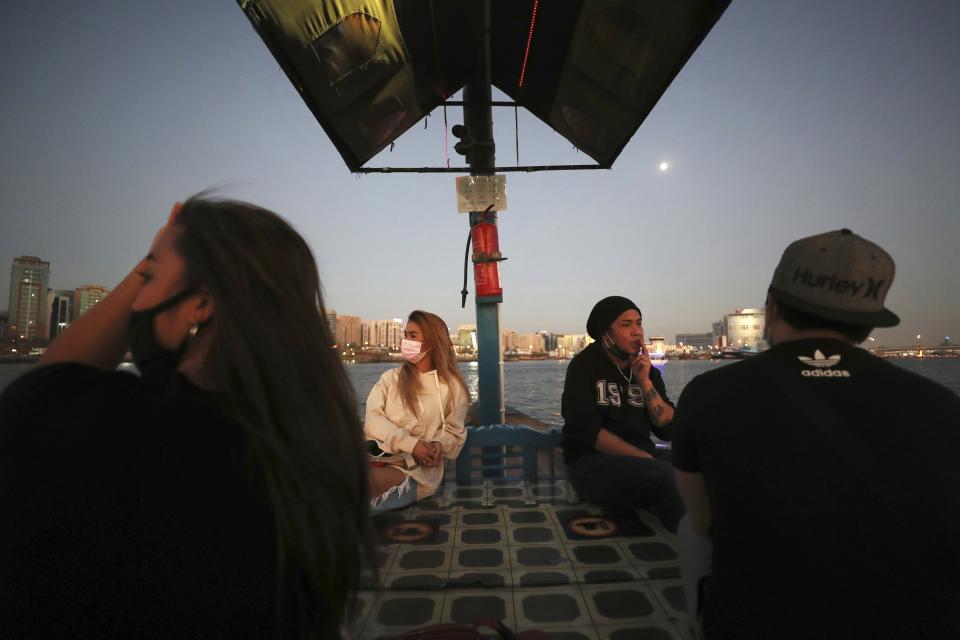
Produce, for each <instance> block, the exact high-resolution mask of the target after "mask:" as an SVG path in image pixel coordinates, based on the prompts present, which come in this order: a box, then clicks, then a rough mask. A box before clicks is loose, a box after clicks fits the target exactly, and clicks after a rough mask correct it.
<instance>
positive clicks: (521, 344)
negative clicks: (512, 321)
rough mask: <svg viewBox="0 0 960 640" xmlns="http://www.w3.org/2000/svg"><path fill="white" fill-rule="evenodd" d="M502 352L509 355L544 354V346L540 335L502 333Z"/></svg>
mask: <svg viewBox="0 0 960 640" xmlns="http://www.w3.org/2000/svg"><path fill="white" fill-rule="evenodd" d="M501 338H502V344H503V350H504V352H505V353H506V352H510V353H523V354H532V353H546V352H547V349H546V344H545V342H544V339H543V334H542V333H517V332H516V331H504V332H503V333H502V334H501Z"/></svg>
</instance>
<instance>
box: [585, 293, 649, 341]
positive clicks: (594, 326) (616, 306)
mask: <svg viewBox="0 0 960 640" xmlns="http://www.w3.org/2000/svg"><path fill="white" fill-rule="evenodd" d="M630 309H636V310H637V313H640V307H638V306H637V305H635V304H633V301H632V300H630V299H629V298H624V297H623V296H607V297H606V298H604V299H603V300H601V301H600V302H598V303H597V304H595V305H593V310H592V311H591V312H590V317H589V318H587V334H588V335H589V336H590V337H591V338H593V339H594V340H599V339H600V336H602V335H603V332H604V331H606V330H607V329H609V328H610V325H612V324H613V321H614V320H616V319H617V318H619V317H620V314H621V313H623V312H624V311H628V310H630ZM641 315H642V314H641Z"/></svg>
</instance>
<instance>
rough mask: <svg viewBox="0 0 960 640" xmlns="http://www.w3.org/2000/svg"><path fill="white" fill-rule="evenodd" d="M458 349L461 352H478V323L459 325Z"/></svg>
mask: <svg viewBox="0 0 960 640" xmlns="http://www.w3.org/2000/svg"><path fill="white" fill-rule="evenodd" d="M456 345H457V350H458V351H459V352H460V353H476V352H477V325H475V324H461V325H460V326H459V327H457V342H456Z"/></svg>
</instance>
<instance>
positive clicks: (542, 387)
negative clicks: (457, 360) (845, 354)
mask: <svg viewBox="0 0 960 640" xmlns="http://www.w3.org/2000/svg"><path fill="white" fill-rule="evenodd" d="M892 362H894V363H896V364H897V365H898V366H901V367H903V368H904V369H908V370H910V371H913V372H915V373H918V374H920V375H922V376H925V377H927V378H930V379H932V380H936V381H937V382H939V383H940V384H942V385H945V386H946V387H947V388H949V389H951V390H952V391H953V392H954V393H956V394H958V395H960V360H957V359H923V360H917V359H903V360H900V359H896V360H892ZM568 363H569V361H568V360H537V361H528V362H507V363H505V364H504V367H503V375H504V389H505V395H506V401H507V404H508V405H509V406H511V407H513V408H515V409H518V410H519V411H522V412H523V413H526V414H527V415H530V416H533V417H535V418H538V419H539V420H542V421H543V422H546V423H549V424H560V423H561V419H560V394H561V393H562V392H563V378H564V376H565V375H566V372H567V364H568ZM727 364H729V361H712V360H672V361H670V362H668V363H667V364H666V366H665V367H664V369H663V376H664V380H665V381H666V384H667V395H669V396H670V399H671V400H673V401H674V402H676V401H677V399H678V398H679V397H680V392H681V391H682V390H683V387H684V386H686V384H687V383H688V382H690V380H692V379H693V377H694V376H696V375H698V374H701V373H703V372H705V371H711V370H713V369H717V368H719V367H724V366H727ZM34 366H35V365H33V364H0V391H2V390H3V389H5V388H6V386H7V385H8V384H9V383H10V382H12V381H13V380H14V379H16V378H17V377H18V376H19V375H21V374H22V373H24V372H26V371H28V370H30V369H31V368H33V367H34ZM395 366H397V365H396V364H391V363H370V364H349V363H348V364H347V365H346V370H347V375H348V376H349V377H350V381H351V382H352V383H353V388H354V389H355V390H356V393H357V399H358V401H359V402H360V411H361V412H362V411H363V409H364V405H365V404H366V400H367V394H369V393H370V389H371V388H372V387H373V385H374V384H375V383H376V382H377V379H378V378H379V377H380V375H381V374H382V373H383V372H384V371H386V370H387V369H390V368H392V367H395ZM460 369H461V371H463V375H464V377H465V378H466V380H467V385H468V386H469V387H470V393H471V395H473V397H474V398H476V395H477V380H478V369H477V363H475V362H464V363H461V365H460Z"/></svg>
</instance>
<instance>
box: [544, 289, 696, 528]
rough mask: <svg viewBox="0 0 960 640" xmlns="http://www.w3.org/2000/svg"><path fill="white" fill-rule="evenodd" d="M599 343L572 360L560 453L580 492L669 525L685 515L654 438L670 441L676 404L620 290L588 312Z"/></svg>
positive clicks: (637, 315) (589, 326) (589, 329)
mask: <svg viewBox="0 0 960 640" xmlns="http://www.w3.org/2000/svg"><path fill="white" fill-rule="evenodd" d="M587 333H588V334H589V335H590V337H591V338H593V339H594V340H596V342H594V343H592V344H590V345H589V346H588V347H587V348H586V349H584V350H583V351H581V352H580V353H578V354H577V355H576V357H574V359H573V360H571V361H570V365H569V367H568V368H567V377H566V380H565V381H564V385H563V400H562V402H561V412H562V414H563V419H564V425H563V457H564V461H565V462H566V463H567V465H568V467H570V469H571V481H572V483H573V486H574V487H575V488H576V490H577V491H578V492H579V493H580V495H581V496H583V498H584V499H586V500H587V501H588V502H592V503H593V504H596V505H599V506H602V507H606V508H608V509H611V510H615V511H618V512H629V513H630V514H631V515H632V514H633V511H634V510H635V509H638V508H652V509H653V511H654V512H655V513H656V514H657V517H658V518H659V519H660V522H661V523H663V526H664V527H666V528H667V529H668V530H669V531H671V532H675V531H676V529H677V522H678V521H679V520H680V518H681V516H683V514H684V506H683V500H682V499H681V498H680V494H679V493H678V491H677V486H676V481H675V479H674V471H673V466H672V464H671V463H670V461H669V454H667V453H666V452H660V451H658V450H657V449H656V447H655V446H654V443H653V440H651V438H650V434H651V432H652V433H654V434H655V435H656V436H657V437H658V438H660V439H661V440H670V429H669V428H668V427H669V425H670V421H671V420H673V403H672V402H670V399H669V398H668V397H667V390H666V387H665V386H664V384H663V377H662V376H661V375H660V372H659V371H658V370H657V369H656V368H654V367H652V366H651V364H650V354H649V353H647V348H646V345H645V344H644V341H643V318H642V316H641V314H640V309H639V307H637V305H635V304H634V303H633V302H632V301H631V300H629V299H627V298H624V297H622V296H609V297H607V298H604V299H603V300H601V301H600V302H598V303H597V304H596V305H594V307H593V310H592V311H591V312H590V317H589V318H588V319H587Z"/></svg>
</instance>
